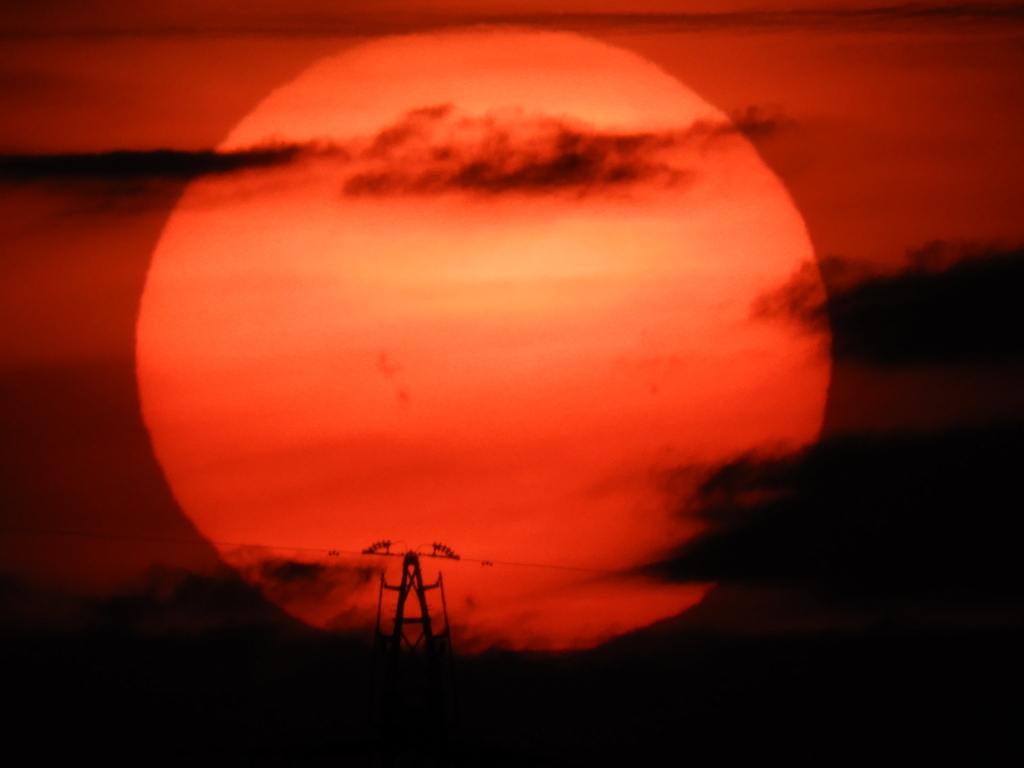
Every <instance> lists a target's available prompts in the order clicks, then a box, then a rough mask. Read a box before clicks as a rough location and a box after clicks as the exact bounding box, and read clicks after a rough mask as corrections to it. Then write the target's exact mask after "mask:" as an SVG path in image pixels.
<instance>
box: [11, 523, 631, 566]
mask: <svg viewBox="0 0 1024 768" xmlns="http://www.w3.org/2000/svg"><path fill="white" fill-rule="evenodd" d="M0 533H15V534H26V535H31V536H61V537H67V538H85V539H104V540H109V541H146V542H151V543H156V544H183V545H185V546H194V547H197V546H205V545H211V544H212V545H213V546H216V547H237V548H239V549H265V550H282V549H284V550H288V551H291V552H315V553H317V554H321V555H326V556H328V557H338V556H340V555H358V556H364V555H366V556H368V555H380V556H392V557H401V556H402V555H404V553H401V554H400V553H398V552H373V553H368V552H365V551H363V550H354V549H333V548H332V549H328V548H324V547H293V546H287V545H281V544H256V543H251V542H247V543H243V542H232V541H214V540H212V539H186V538H179V537H172V536H143V535H138V534H121V533H99V532H95V531H69V530H55V529H52V528H20V527H14V526H0ZM444 559H452V560H456V561H459V562H467V563H479V564H480V565H483V566H495V565H504V566H511V567H516V568H551V569H555V570H560V571H577V572H581V573H605V574H623V573H628V571H622V570H611V569H607V568H584V567H582V566H575V565H560V564H557V563H526V562H520V561H514V560H487V559H483V558H473V557H455V558H444Z"/></svg>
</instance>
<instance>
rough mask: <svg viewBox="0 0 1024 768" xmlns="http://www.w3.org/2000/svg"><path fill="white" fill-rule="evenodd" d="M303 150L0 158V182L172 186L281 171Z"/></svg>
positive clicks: (123, 152)
mask: <svg viewBox="0 0 1024 768" xmlns="http://www.w3.org/2000/svg"><path fill="white" fill-rule="evenodd" d="M302 149H303V148H302V147H300V146H297V145H281V146H268V147H255V148H252V149H245V150H240V151H237V152H216V151H214V150H200V151H195V152H187V151H184V150H175V149H154V150H148V151H129V150H118V151H114V152H99V153H84V154H62V155H0V180H2V181H6V182H29V181H61V180H68V181H138V180H168V181H174V180H182V179H191V178H194V177H196V176H202V175H216V174H225V173H233V172H237V171H244V170H249V169H259V168H272V167H274V166H279V165H286V164H288V163H291V162H292V161H294V160H295V159H296V157H297V156H298V155H299V154H300V152H301V151H302Z"/></svg>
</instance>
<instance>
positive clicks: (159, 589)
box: [0, 566, 311, 634]
mask: <svg viewBox="0 0 1024 768" xmlns="http://www.w3.org/2000/svg"><path fill="white" fill-rule="evenodd" d="M240 626H262V627H274V628H276V629H278V630H281V631H291V632H301V631H305V625H303V624H301V623H299V622H297V621H296V620H295V619H292V618H291V617H289V616H288V615H287V614H286V613H284V611H282V610H281V609H279V608H278V607H276V606H275V605H273V604H272V603H270V602H269V601H267V600H266V599H265V598H264V597H263V595H262V594H261V593H260V592H259V590H257V589H254V588H252V587H250V586H248V585H247V584H245V583H244V582H243V581H242V579H241V578H239V577H238V575H237V574H235V573H234V572H233V571H231V570H230V569H228V568H227V567H225V566H220V567H218V568H216V569H215V570H213V571H212V572H210V573H205V574H200V573H195V572H190V571H187V570H183V569H180V568H168V567H162V566H154V567H152V568H150V569H149V570H148V571H147V572H146V573H145V574H143V575H142V576H141V577H140V578H138V579H134V580H132V581H130V582H127V583H125V584H123V585H121V586H119V587H116V588H113V589H110V590H109V591H107V593H106V594H102V595H97V594H78V593H75V592H73V591H69V590H68V589H58V588H56V587H52V586H50V587H46V586H40V585H39V584H38V583H35V582H30V581H27V580H25V579H19V578H15V577H12V576H2V577H0V630H2V631H3V632H7V633H10V632H14V633H24V632H38V631H54V630H57V631H65V632H66V631H75V632H81V631H89V632H96V631H104V632H109V631H119V632H124V631H128V632H142V633H155V634H163V633H182V632H184V633H197V632H209V631H214V630H220V629H225V628H230V627H240ZM310 631H311V630H310Z"/></svg>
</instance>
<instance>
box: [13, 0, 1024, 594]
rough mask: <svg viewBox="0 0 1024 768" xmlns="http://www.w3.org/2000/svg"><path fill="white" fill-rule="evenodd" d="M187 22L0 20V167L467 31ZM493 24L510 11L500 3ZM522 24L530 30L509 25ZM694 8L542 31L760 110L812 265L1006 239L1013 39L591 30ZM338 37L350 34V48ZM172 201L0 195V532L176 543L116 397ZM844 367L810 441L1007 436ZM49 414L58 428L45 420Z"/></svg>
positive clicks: (1014, 230) (899, 377) (26, 549)
mask: <svg viewBox="0 0 1024 768" xmlns="http://www.w3.org/2000/svg"><path fill="white" fill-rule="evenodd" d="M864 5H867V4H862V6H864ZM872 5H873V4H872ZM201 6H202V7H201V8H199V7H198V4H197V8H194V9H190V8H189V7H187V6H185V7H183V6H182V5H180V4H175V5H174V6H171V5H167V6H166V7H161V8H158V9H157V10H155V11H151V12H150V11H147V12H140V11H136V10H134V6H132V7H131V9H130V10H126V8H128V6H127V4H118V3H85V4H76V5H75V6H74V8H73V9H70V8H69V7H62V6H61V5H59V4H58V5H55V6H52V8H53V9H55V10H50V7H49V6H48V7H47V8H45V9H43V10H38V9H33V8H31V7H30V6H28V5H24V6H19V7H17V8H14V9H12V10H8V11H5V12H4V13H6V14H9V15H8V16H7V17H6V19H7V20H6V22H5V24H4V30H5V31H6V32H5V33H0V34H5V41H4V45H3V46H2V47H0V115H3V117H2V118H0V152H3V153H6V154H24V153H35V154H39V153H50V154H59V153H74V152H78V153H82V152H104V151H112V150H124V149H129V150H130V149H135V150H140V149H152V148H159V147H169V148H174V149H184V150H196V149H203V148H210V147H213V146H216V145H217V144H218V143H220V142H221V141H222V140H223V139H224V138H225V136H226V135H227V134H228V132H229V131H230V130H231V128H232V126H234V125H235V124H236V123H237V122H238V121H239V120H240V119H241V118H242V117H243V116H244V115H245V114H246V113H248V112H249V111H250V110H251V109H252V108H253V106H254V105H255V104H256V103H257V102H258V101H259V100H260V99H261V98H262V97H263V96H264V95H265V94H266V93H267V92H268V91H269V89H271V88H273V87H275V86H277V85H279V84H280V83H282V82H284V81H287V80H289V79H291V78H293V77H294V76H295V75H296V74H298V73H299V72H300V71H301V70H303V69H304V68H305V67H307V66H308V65H309V64H310V63H311V62H313V61H315V60H316V59H318V58H320V57H321V56H324V55H327V54H329V53H332V52H335V51H338V50H341V49H345V48H346V47H350V46H352V45H354V44H355V43H357V42H359V41H361V40H363V39H365V38H366V37H367V35H366V34H365V33H366V32H373V33H380V32H386V31H388V29H389V28H393V27H397V28H399V29H401V30H403V31H406V30H409V29H415V28H416V27H417V26H418V25H419V24H421V23H422V19H423V17H424V15H427V16H431V15H432V14H435V15H434V16H431V18H432V19H436V18H438V16H440V17H443V18H452V19H455V20H457V21H460V22H462V21H465V20H466V17H465V14H466V12H467V10H466V9H467V7H468V8H470V9H472V8H473V6H472V5H466V4H458V3H444V4H421V3H413V2H408V3H397V2H396V3H390V4H380V5H375V6H374V7H373V9H372V10H373V13H372V14H370V17H372V18H371V21H366V17H362V18H361V19H355V20H353V17H350V16H341V15H338V14H335V13H333V12H331V13H329V12H328V11H329V10H330V4H326V3H324V4H319V5H318V4H309V5H304V6H302V8H301V9H298V10H296V7H295V6H294V5H292V6H289V11H287V12H280V11H279V10H278V7H277V6H275V5H274V4H271V3H264V4H260V6H259V7H258V8H257V9H256V10H253V9H252V7H251V6H247V10H246V11H245V12H244V13H243V12H241V11H239V10H238V6H236V5H233V4H227V3H224V4H217V5H214V6H212V7H211V5H210V4H201ZM491 7H492V8H494V9H495V11H496V12H499V13H512V12H513V10H510V9H512V8H513V4H509V7H508V8H503V7H501V6H499V5H493V6H491ZM539 7H540V4H538V8H539ZM548 7H550V6H548V5H547V4H545V5H544V8H545V9H546V8H548ZM743 7H744V4H741V3H736V4H735V9H738V10H742V9H743ZM800 7H801V8H808V7H826V4H825V3H817V4H813V5H812V4H810V3H808V4H803V5H801V6H800ZM827 7H834V6H833V5H832V4H827ZM843 7H846V8H852V7H856V4H845V5H844V6H843ZM325 8H327V9H328V11H325V10H324V9H325ZM524 8H525V9H526V11H530V10H532V9H530V8H528V7H526V6H523V5H522V4H514V9H516V10H518V9H524ZM708 9H711V10H713V11H715V12H719V11H732V10H735V9H734V8H731V7H727V6H723V5H722V4H713V5H712V4H706V5H705V7H701V6H699V5H686V6H685V7H683V6H681V5H680V4H673V3H667V2H666V3H651V4H649V5H648V6H644V7H643V8H638V7H636V6H632V5H631V6H629V7H628V8H626V7H624V6H623V5H622V4H616V3H612V2H608V3H600V4H596V3H586V4H584V3H575V4H565V5H564V7H558V8H556V9H555V10H558V11H564V12H566V13H576V14H581V15H580V16H578V17H573V18H572V19H571V20H568V21H565V20H562V21H559V22H558V23H559V24H563V25H569V26H574V25H575V26H577V27H583V28H585V31H586V32H587V34H588V35H591V36H593V37H595V38H597V39H600V40H604V41H606V42H608V43H611V44H613V45H616V46H619V47H623V48H626V49H628V50H631V51H634V52H636V53H637V54H639V55H641V56H643V57H645V58H646V59H649V60H650V61H652V62H654V63H655V64H657V65H658V66H660V67H662V68H663V69H664V70H665V71H666V72H668V73H669V74H671V75H672V76H674V77H676V78H678V79H679V80H680V81H682V82H684V83H685V84H686V85H688V86H689V87H691V88H692V89H693V90H694V91H695V92H696V93H697V94H699V95H700V96H701V97H702V98H703V99H705V100H706V101H707V102H709V103H710V104H712V105H714V106H715V107H717V108H718V109H719V110H721V111H722V112H724V113H726V114H733V115H740V114H747V110H749V109H751V108H754V109H755V110H756V112H755V113H753V114H757V115H761V116H765V117H767V118H769V119H771V120H773V121H774V122H773V125H774V127H775V130H772V131H765V132H764V133H763V134H761V135H760V136H759V135H758V134H757V133H753V134H752V136H753V140H754V141H755V144H756V146H757V149H758V151H759V152H760V154H761V156H762V157H763V158H764V160H765V161H766V163H767V164H768V166H769V167H770V168H771V169H772V170H773V171H774V172H775V173H776V174H777V175H778V176H779V177H780V179H781V180H782V182H783V183H784V184H785V185H786V188H787V189H788V191H789V193H790V194H791V195H792V197H793V199H794V201H795V203H796V205H797V208H798V209H799V211H800V213H801V214H802V216H803V218H804V221H805V222H806V225H807V228H808V231H809V234H810V238H811V242H812V244H813V247H814V249H815V252H816V253H817V255H818V256H819V257H821V256H825V255H829V254H841V255H843V256H845V257H847V258H852V259H863V260H870V261H873V262H878V263H881V264H884V265H892V266H893V268H895V265H897V264H898V263H899V262H900V261H901V260H902V258H903V255H904V253H905V252H906V251H907V250H909V249H914V248H919V247H921V246H922V245H924V244H925V243H927V242H929V241H932V240H938V239H941V240H950V241H969V242H978V243H1004V244H1005V243H1009V244H1014V243H1019V242H1021V241H1024V221H1022V219H1021V217H1020V215H1019V211H1020V210H1021V203H1022V202H1024V181H1021V179H1022V178H1024V177H1022V175H1021V173H1020V171H1021V168H1022V164H1024V158H1022V152H1024V150H1022V149H1021V147H1020V142H1019V131H1020V125H1021V124H1022V117H1024V115H1022V110H1024V105H1022V104H1021V101H1020V99H1019V94H1020V93H1021V91H1022V88H1021V86H1022V82H1021V80H1022V78H1024V67H1022V66H1021V64H1022V63H1024V62H1022V61H1021V57H1022V56H1024V53H1022V50H1024V48H1022V46H1021V45H1020V42H1021V37H1022V34H1024V27H1022V26H1021V23H1020V22H1019V21H1018V20H1016V19H1015V18H1002V19H999V20H998V21H997V22H995V23H987V24H986V23H981V22H979V21H978V20H977V19H976V18H969V19H967V20H966V21H964V20H963V19H956V18H954V19H949V20H943V18H942V16H941V14H937V15H936V18H932V19H928V20H921V19H914V18H910V19H908V18H903V17H901V16H900V14H899V13H897V12H893V13H891V14H889V15H888V16H885V17H884V18H882V19H881V20H879V19H878V18H876V19H874V20H873V21H872V20H870V19H869V20H868V21H867V22H865V21H863V20H857V19H856V18H854V17H850V16H849V15H845V16H844V15H842V14H833V15H832V16H829V15H827V14H826V15H825V16H823V17H819V18H817V20H812V21H811V22H808V21H807V20H806V19H805V18H802V17H800V16H797V15H793V14H787V13H786V11H787V10H791V8H787V7H782V6H780V7H779V8H778V12H779V13H778V16H777V18H776V19H775V20H774V21H771V22H770V23H769V22H767V21H765V20H764V19H763V18H760V17H752V16H749V15H744V14H742V13H736V14H732V15H730V14H728V13H726V14H725V15H724V16H722V17H699V18H696V19H691V20H689V21H686V22H685V23H684V22H683V21H680V19H678V18H675V19H667V20H661V21H659V20H658V19H656V18H655V19H646V20H644V23H639V22H638V21H637V20H636V19H633V18H614V17H607V16H603V17H601V18H591V19H590V20H589V21H588V19H587V17H586V14H588V13H592V12H597V13H603V14H609V13H611V14H614V13H623V12H636V11H638V10H642V11H652V12H662V13H664V12H675V13H679V12H683V13H706V12H707V11H708ZM445 14H449V16H445ZM371 22H372V23H371ZM430 23H431V24H436V23H438V22H436V21H430ZM389 25H390V26H389ZM353 30H354V31H356V32H358V33H360V34H359V35H358V36H352V35H351V34H347V32H351V31H353ZM180 190H181V184H180V183H177V182H175V183H172V184H165V183H156V184H143V185H140V186H138V187H137V188H135V189H133V190H129V191H127V192H126V191H125V189H124V188H123V187H122V188H119V189H117V190H115V192H116V193H114V194H112V190H111V188H110V185H109V184H108V183H107V182H105V181H103V180H99V181H93V182H88V183H82V182H76V183H74V184H70V183H66V184H63V185H61V184H58V183H53V182H50V183H46V184H29V185H26V184H17V185H11V184H5V185H3V186H2V187H0V196H2V198H3V206H2V214H0V242H2V245H3V252H4V254H5V255H4V258H3V261H2V263H0V328H2V332H0V366H2V373H3V378H4V386H5V392H6V393H7V397H6V398H5V401H6V403H7V405H5V408H7V411H6V412H5V413H4V419H5V421H4V423H5V424H6V425H8V427H9V428H8V429H7V430H6V432H7V435H8V437H7V438H6V440H7V442H6V443H5V444H4V446H3V450H4V456H5V457H6V458H7V466H8V467H11V468H12V469H11V470H10V476H9V477H8V478H7V479H6V480H5V482H6V483H7V487H8V489H9V490H8V493H7V496H8V497H9V498H12V499H14V500H15V504H14V505H13V506H12V507H11V508H10V509H9V510H7V511H6V512H5V513H4V514H5V519H4V522H5V524H9V525H20V526H22V527H32V526H34V527H38V528H52V529H63V530H86V529H88V530H100V531H103V532H117V531H125V530H130V531H133V532H136V533H140V534H143V535H153V536H171V537H173V536H185V535H188V530H189V529H188V524H187V523H186V522H184V521H183V520H181V518H180V516H179V515H178V513H177V512H176V510H175V509H174V504H173V502H172V501H171V500H170V497H169V496H168V494H167V491H166V489H164V488H163V487H162V481H161V480H160V477H159V474H158V472H157V470H156V467H155V465H154V464H153V462H152V459H151V457H149V455H148V448H147V444H146V437H145V434H144V432H143V431H142V429H141V424H139V422H138V421H137V416H135V415H134V414H135V413H136V411H135V409H136V408H137V405H136V403H135V401H134V399H133V395H132V392H131V388H132V384H131V378H130V371H131V356H132V348H133V335H134V315H135V312H136V308H137V304H138V299H139V295H140V293H141V288H142V283H143V280H144V277H145V272H146V268H147V265H148V259H149V254H150V253H151V252H152V249H153V247H154V245H155V244H156V241H157V237H158V234H159V232H160V230H161V228H162V226H163V223H164V221H165V219H166V217H167V215H168V212H169V210H170V208H171V207H172V205H173V202H174V200H175V198H176V195H177V194H178V193H179V192H180ZM844 365H845V367H843V366H841V367H839V368H838V369H837V370H836V371H835V375H834V378H833V388H832V393H831V397H830V401H829V406H828V409H827V411H826V419H825V424H826V428H827V429H831V430H840V429H841V430H850V429H861V428H870V429H876V430H877V429H886V428H891V427H893V426H898V425H910V426H915V427H921V426H936V425H942V424H948V423H956V422H962V421H970V420H972V419H977V418H982V417H984V418H998V417H1000V416H1005V415H1007V414H1010V413H1019V412H1020V408H1021V402H1020V399H1019V394H1017V388H1016V387H1015V386H1014V384H1013V383H1012V379H1009V378H1007V376H1006V375H1004V374H1003V373H1001V372H1000V371H998V370H996V371H993V370H989V369H985V370H981V369H964V368H955V369H953V368H935V369H931V370H923V369H916V370H910V371H903V372H900V373H898V374H895V373H891V372H886V371H880V370H875V369H871V368H870V367H864V366H860V365H858V366H854V365H853V364H844ZM936 382H940V385H939V386H936ZM51 393H55V394H51ZM63 393H70V394H63ZM54 399H56V400H58V401H61V403H62V405H61V406H60V407H56V408H55V407H53V405H52V404H51V403H52V402H53V401H54ZM157 550H159V551H157ZM157 550H150V549H146V550H145V551H134V552H130V553H127V554H126V552H125V547H124V546H123V544H119V543H117V542H114V541H111V542H107V543H105V544H104V543H101V544H97V545H95V546H93V545H90V548H88V549H87V548H85V547H82V546H78V545H65V544H64V543H61V542H54V541H52V540H45V541H43V540H40V539H30V538H23V539H18V540H17V541H14V540H12V539H10V538H8V539H6V540H4V541H2V542H0V563H4V564H6V565H5V566H4V567H5V569H6V570H15V571H18V570H22V571H33V572H36V573H42V574H49V575H50V576H54V575H58V574H60V575H62V577H65V578H70V579H71V580H72V581H75V582H80V583H81V582H86V581H90V580H93V581H97V582H103V581H109V580H111V579H114V580H116V579H122V578H127V577H129V576H130V575H131V574H133V573H136V572H138V571H139V570H140V569H141V568H143V567H144V566H145V565H146V564H147V563H148V562H151V561H152V560H153V559H154V558H155V559H162V560H165V561H170V562H179V563H181V562H184V563H188V564H190V565H196V563H197V561H198V560H202V558H203V557H206V558H210V557H212V553H210V552H208V551H207V552H206V553H201V552H199V551H197V550H190V549H188V548H184V549H183V548H180V547H176V546H175V545H165V546H162V547H159V548H157Z"/></svg>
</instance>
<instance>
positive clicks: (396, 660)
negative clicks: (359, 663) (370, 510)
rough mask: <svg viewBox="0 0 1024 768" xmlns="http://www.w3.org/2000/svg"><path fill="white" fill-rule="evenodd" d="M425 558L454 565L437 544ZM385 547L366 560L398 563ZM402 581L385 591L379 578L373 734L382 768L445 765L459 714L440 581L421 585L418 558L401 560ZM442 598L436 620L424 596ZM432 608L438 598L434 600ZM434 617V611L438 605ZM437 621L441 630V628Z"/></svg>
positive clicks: (371, 551)
mask: <svg viewBox="0 0 1024 768" xmlns="http://www.w3.org/2000/svg"><path fill="white" fill-rule="evenodd" d="M431 546H432V547H433V551H432V552H429V553H425V556H426V557H442V558H447V559H451V560H458V559H459V556H458V555H456V554H455V553H454V552H452V550H451V549H450V548H449V547H446V546H445V545H444V544H438V543H435V544H433V545H431ZM390 550H391V542H390V541H379V542H377V543H375V544H373V545H372V546H370V547H368V548H367V549H365V550H363V552H364V554H368V555H369V554H376V555H395V556H399V555H397V553H392V552H391V551H390ZM401 557H402V558H403V560H402V578H401V581H400V582H399V583H398V585H394V586H393V585H391V584H388V583H387V581H386V580H385V578H384V575H383V574H381V578H380V597H379V599H378V602H377V629H376V633H375V637H374V663H373V680H372V687H371V693H370V717H371V722H372V723H373V725H374V727H375V728H376V729H377V731H378V733H379V736H380V739H381V748H382V750H383V753H384V759H385V763H386V764H390V765H394V764H396V763H402V764H406V763H412V764H415V763H417V762H423V763H432V764H435V765H443V764H445V763H447V762H448V761H449V759H450V757H451V753H452V746H453V745H452V733H451V731H452V728H453V726H454V725H455V721H456V715H457V708H456V698H455V680H454V675H453V670H452V646H451V633H450V629H449V626H448V607H447V605H446V603H445V597H444V583H443V581H442V578H441V574H440V573H438V575H437V581H436V582H434V583H433V584H424V583H423V572H422V570H421V569H420V555H419V554H418V553H416V552H411V551H410V552H406V553H405V554H404V555H401ZM433 590H436V592H434V594H435V595H437V596H439V597H440V603H441V605H440V609H441V611H440V616H436V617H435V615H432V614H431V608H430V604H429V602H428V600H427V594H428V592H432V591H433ZM386 594H395V596H396V597H397V602H396V603H395V612H394V618H393V619H392V620H391V624H390V626H387V622H386V619H385V617H384V609H385V605H384V597H385V595H386ZM435 601H436V598H435ZM434 610H435V614H436V610H437V606H436V605H435V608H434ZM440 620H443V622H444V624H443V627H440V628H439V626H438V625H439V624H440Z"/></svg>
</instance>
